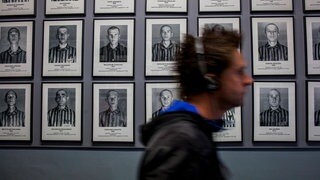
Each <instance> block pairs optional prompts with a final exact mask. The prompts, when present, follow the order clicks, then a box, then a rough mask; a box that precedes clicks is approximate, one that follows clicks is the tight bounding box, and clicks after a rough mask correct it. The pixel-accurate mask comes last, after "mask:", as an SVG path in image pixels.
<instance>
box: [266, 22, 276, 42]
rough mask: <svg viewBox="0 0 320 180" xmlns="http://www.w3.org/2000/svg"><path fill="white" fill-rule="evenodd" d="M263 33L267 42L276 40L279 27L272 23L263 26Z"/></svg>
mask: <svg viewBox="0 0 320 180" xmlns="http://www.w3.org/2000/svg"><path fill="white" fill-rule="evenodd" d="M265 33H266V36H267V39H268V41H269V42H277V41H278V37H279V28H278V26H277V25H276V24H274V23H269V24H267V25H266V26H265Z"/></svg>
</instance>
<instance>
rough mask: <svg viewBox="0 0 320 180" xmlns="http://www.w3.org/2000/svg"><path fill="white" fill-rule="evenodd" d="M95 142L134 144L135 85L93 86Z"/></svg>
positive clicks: (104, 84) (108, 84)
mask: <svg viewBox="0 0 320 180" xmlns="http://www.w3.org/2000/svg"><path fill="white" fill-rule="evenodd" d="M92 124H93V139H92V140H93V142H134V84H133V83H121V84H120V83H118V84H115V83H112V84H111V83H99V84H98V83H94V84H93V123H92Z"/></svg>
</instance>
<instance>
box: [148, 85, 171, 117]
mask: <svg viewBox="0 0 320 180" xmlns="http://www.w3.org/2000/svg"><path fill="white" fill-rule="evenodd" d="M157 96H159V97H158V99H159V102H160V104H161V107H160V108H159V109H157V110H156V111H154V112H153V113H152V118H155V117H157V116H159V115H160V114H161V113H162V112H164V111H165V110H166V109H167V108H168V107H169V106H170V105H171V103H172V101H173V99H174V98H173V93H172V91H171V90H169V89H163V90H162V91H161V92H160V93H159V95H157Z"/></svg>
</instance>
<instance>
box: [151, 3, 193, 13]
mask: <svg viewBox="0 0 320 180" xmlns="http://www.w3.org/2000/svg"><path fill="white" fill-rule="evenodd" d="M184 1H185V5H186V7H185V8H186V10H185V11H177V8H174V9H170V8H169V9H168V10H166V11H160V10H152V11H151V10H149V11H148V9H147V8H148V2H150V1H149V0H147V1H146V3H145V12H146V13H158V14H160V13H166V14H167V13H172V14H179V13H182V14H183V13H188V7H189V6H188V0H184ZM168 3H170V2H168Z"/></svg>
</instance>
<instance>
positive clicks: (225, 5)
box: [0, 0, 320, 16]
mask: <svg viewBox="0 0 320 180" xmlns="http://www.w3.org/2000/svg"><path fill="white" fill-rule="evenodd" d="M135 1H136V0H108V1H105V0H94V1H93V3H94V13H95V14H119V13H129V14H133V13H135ZM90 2H91V1H90ZM250 2H251V4H250V5H251V11H252V12H254V11H258V12H259V11H293V0H277V1H274V0H251V1H250ZM85 3H86V0H46V1H45V14H46V15H59V14H63V15H67V14H70V15H75V14H79V15H81V14H85V5H86V4H85ZM303 6H304V10H305V11H316V10H320V2H319V1H316V0H304V2H303ZM35 7H36V0H2V2H0V16H8V15H9V16H16V15H35V9H36V8H35ZM198 7H199V8H198V9H199V12H200V13H202V12H203V13H206V12H240V11H241V0H224V1H221V0H198ZM145 11H146V13H168V12H171V13H187V12H188V0H170V1H160V0H147V1H146V3H145Z"/></svg>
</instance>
